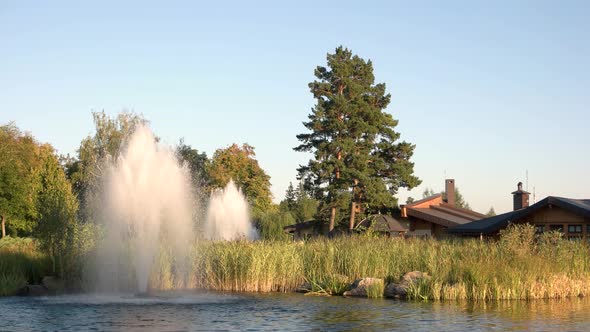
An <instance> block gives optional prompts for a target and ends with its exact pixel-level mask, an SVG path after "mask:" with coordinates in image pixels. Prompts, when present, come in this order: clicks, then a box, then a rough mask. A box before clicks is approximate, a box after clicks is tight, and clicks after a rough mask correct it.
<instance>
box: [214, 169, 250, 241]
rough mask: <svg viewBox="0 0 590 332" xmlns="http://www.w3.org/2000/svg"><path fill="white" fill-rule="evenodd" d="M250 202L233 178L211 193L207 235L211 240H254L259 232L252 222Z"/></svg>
mask: <svg viewBox="0 0 590 332" xmlns="http://www.w3.org/2000/svg"><path fill="white" fill-rule="evenodd" d="M248 210H249V207H248V202H247V201H246V199H245V198H244V195H243V194H242V192H241V191H240V190H239V189H238V187H236V185H235V184H234V182H233V181H232V180H230V181H229V183H228V184H227V186H226V187H225V189H223V190H217V191H215V192H213V193H212V194H211V200H210V202H209V208H208V209H207V221H206V224H205V236H206V237H207V238H208V239H211V240H226V241H230V240H239V239H244V240H254V239H257V238H258V232H257V231H256V229H255V228H254V227H253V226H252V223H250V216H249V212H248Z"/></svg>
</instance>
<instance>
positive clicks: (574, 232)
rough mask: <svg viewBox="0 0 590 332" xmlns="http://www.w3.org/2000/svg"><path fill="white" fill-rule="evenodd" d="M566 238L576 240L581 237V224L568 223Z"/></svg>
mask: <svg viewBox="0 0 590 332" xmlns="http://www.w3.org/2000/svg"><path fill="white" fill-rule="evenodd" d="M567 237H568V239H572V240H578V239H581V238H582V225H568V226H567Z"/></svg>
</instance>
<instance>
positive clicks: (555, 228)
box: [549, 225, 563, 233]
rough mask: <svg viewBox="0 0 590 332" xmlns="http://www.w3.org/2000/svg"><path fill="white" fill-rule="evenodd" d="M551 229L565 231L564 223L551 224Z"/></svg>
mask: <svg viewBox="0 0 590 332" xmlns="http://www.w3.org/2000/svg"><path fill="white" fill-rule="evenodd" d="M549 230H551V231H558V232H562V233H563V225H549Z"/></svg>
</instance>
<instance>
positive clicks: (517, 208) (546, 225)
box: [449, 182, 590, 241]
mask: <svg viewBox="0 0 590 332" xmlns="http://www.w3.org/2000/svg"><path fill="white" fill-rule="evenodd" d="M512 195H513V211H510V212H507V213H503V214H500V215H497V216H493V217H489V218H485V219H481V220H478V221H474V222H472V223H468V224H463V225H458V226H456V227H453V228H450V229H449V233H452V234H457V235H461V236H482V235H488V236H494V235H497V234H498V232H499V231H500V230H501V229H504V228H506V227H507V226H508V225H509V224H511V223H529V224H532V225H534V226H535V230H536V232H537V233H543V232H548V231H552V230H556V231H559V232H562V233H563V234H564V235H565V236H566V237H567V238H569V239H584V240H586V241H590V199H573V198H564V197H556V196H547V197H546V198H544V199H542V200H540V201H539V202H537V203H535V204H533V205H530V206H529V195H530V193H528V192H526V191H524V190H522V182H519V183H518V185H517V190H516V191H514V192H512Z"/></svg>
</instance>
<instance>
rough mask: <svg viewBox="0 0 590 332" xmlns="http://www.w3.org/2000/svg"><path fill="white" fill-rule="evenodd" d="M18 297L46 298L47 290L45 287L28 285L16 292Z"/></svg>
mask: <svg viewBox="0 0 590 332" xmlns="http://www.w3.org/2000/svg"><path fill="white" fill-rule="evenodd" d="M16 295H18V296H46V295H48V292H47V288H45V287H44V286H43V285H26V286H24V287H22V288H21V289H19V290H18V291H17V292H16Z"/></svg>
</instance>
